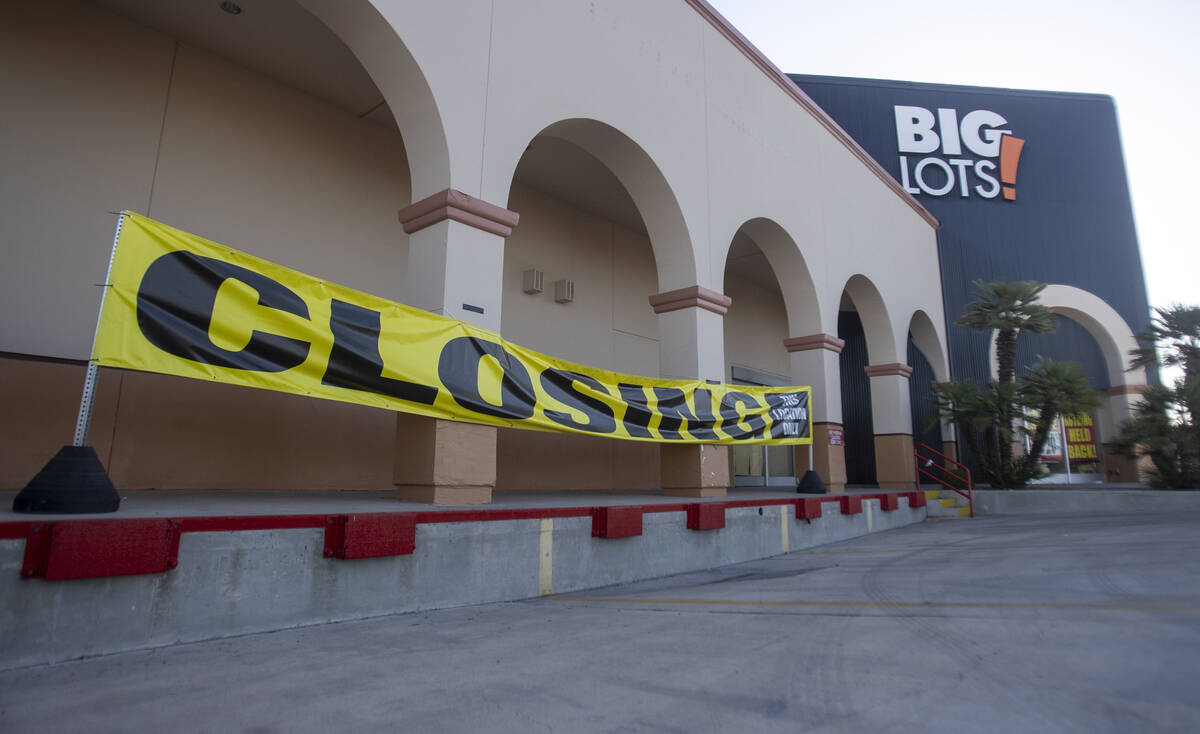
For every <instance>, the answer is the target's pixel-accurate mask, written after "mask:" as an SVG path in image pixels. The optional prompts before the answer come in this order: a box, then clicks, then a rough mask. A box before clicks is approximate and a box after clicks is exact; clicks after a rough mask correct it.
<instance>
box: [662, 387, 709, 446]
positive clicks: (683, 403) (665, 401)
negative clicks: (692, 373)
mask: <svg viewBox="0 0 1200 734" xmlns="http://www.w3.org/2000/svg"><path fill="white" fill-rule="evenodd" d="M654 395H655V397H656V398H658V414H659V415H661V416H662V420H660V421H659V424H658V432H659V433H661V434H662V437H663V438H668V439H673V440H675V441H680V440H683V436H681V435H680V434H679V428H680V426H682V425H683V422H684V421H687V426H686V427H685V428H684V430H686V431H687V432H688V433H690V434H692V436H693V437H694V438H697V439H699V440H701V441H709V440H715V439H716V438H717V434H716V432H715V431H713V428H712V427H713V424H714V423H715V422H716V418H715V417H714V416H713V414H712V392H710V391H709V390H705V389H704V388H699V389H697V390H696V391H695V393H694V395H695V398H694V402H695V405H696V412H695V414H693V413H692V412H691V411H689V410H688V404H687V396H686V395H685V394H684V392H683V390H679V389H677V388H674V387H656V388H654Z"/></svg>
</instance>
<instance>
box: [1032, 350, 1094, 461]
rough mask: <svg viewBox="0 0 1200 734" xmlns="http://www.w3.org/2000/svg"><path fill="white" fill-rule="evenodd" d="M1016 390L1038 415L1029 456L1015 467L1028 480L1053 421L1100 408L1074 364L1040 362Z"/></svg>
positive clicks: (1078, 367) (1092, 392)
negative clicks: (1060, 417) (1059, 417)
mask: <svg viewBox="0 0 1200 734" xmlns="http://www.w3.org/2000/svg"><path fill="white" fill-rule="evenodd" d="M1019 391H1020V401H1021V403H1022V404H1023V405H1024V406H1026V407H1028V408H1032V409H1034V410H1036V411H1037V416H1038V422H1037V428H1035V429H1034V431H1033V435H1032V436H1030V442H1029V443H1030V447H1029V453H1027V454H1026V455H1025V460H1024V462H1022V464H1021V465H1020V467H1019V468H1018V473H1019V474H1020V475H1021V476H1024V477H1026V478H1029V477H1033V476H1034V475H1035V472H1036V471H1037V468H1036V467H1037V463H1038V459H1040V458H1042V449H1043V448H1045V446H1046V438H1047V437H1048V436H1049V435H1050V430H1051V428H1053V426H1054V420H1055V418H1057V417H1058V416H1060V415H1062V416H1070V415H1078V414H1080V413H1090V412H1092V411H1093V410H1095V409H1096V408H1098V407H1100V399H1099V398H1098V397H1097V396H1096V391H1095V390H1093V389H1092V386H1091V385H1090V384H1088V379H1087V376H1086V375H1084V374H1083V368H1081V367H1080V366H1079V365H1078V364H1076V363H1074V362H1055V361H1054V360H1050V359H1039V360H1038V363H1037V364H1035V365H1034V366H1033V367H1031V368H1030V369H1029V373H1028V374H1025V375H1022V376H1021V379H1020V387H1019Z"/></svg>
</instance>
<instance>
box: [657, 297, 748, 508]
mask: <svg viewBox="0 0 1200 734" xmlns="http://www.w3.org/2000/svg"><path fill="white" fill-rule="evenodd" d="M732 302H733V301H732V299H730V298H729V297H728V296H726V295H723V294H721V293H717V292H716V291H713V290H710V289H708V288H704V287H703V286H699V285H694V286H690V287H688V288H680V289H678V290H674V291H668V292H666V293H659V294H657V295H653V296H650V306H651V307H652V308H653V309H654V313H656V314H658V338H659V370H660V374H661V376H662V377H667V378H677V379H690V380H694V379H697V378H699V379H702V380H714V381H717V382H720V381H722V378H723V377H724V372H725V352H724V333H723V323H722V322H723V319H724V316H725V313H726V312H727V311H728V310H729V305H730V304H731V303H732ZM659 453H660V458H661V461H662V468H661V480H662V488H663V494H667V495H673V496H677V497H724V496H725V495H726V493H727V491H728V489H729V486H730V485H731V484H732V483H733V482H732V476H733V475H732V473H731V472H730V455H729V448H728V447H727V446H720V445H715V444H688V445H683V444H661V446H660V449H659Z"/></svg>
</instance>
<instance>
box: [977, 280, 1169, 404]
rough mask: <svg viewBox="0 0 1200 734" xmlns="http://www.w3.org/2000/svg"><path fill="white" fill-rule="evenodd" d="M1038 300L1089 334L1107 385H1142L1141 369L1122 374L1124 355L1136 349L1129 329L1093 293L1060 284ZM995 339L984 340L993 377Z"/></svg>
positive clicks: (995, 372) (996, 368)
mask: <svg viewBox="0 0 1200 734" xmlns="http://www.w3.org/2000/svg"><path fill="white" fill-rule="evenodd" d="M1038 300H1039V302H1040V303H1041V304H1042V305H1043V306H1045V307H1046V308H1048V309H1049V310H1050V312H1051V313H1054V314H1057V315H1059V316H1064V317H1066V318H1069V319H1071V320H1072V321H1074V322H1075V323H1077V324H1079V325H1080V326H1082V327H1083V328H1084V329H1086V330H1087V332H1088V333H1089V334H1091V336H1092V338H1093V339H1095V340H1096V344H1097V345H1098V346H1099V347H1100V351H1101V352H1103V353H1104V362H1105V365H1106V367H1107V368H1108V379H1109V382H1110V384H1112V385H1113V386H1117V385H1145V384H1146V371H1145V370H1135V371H1133V372H1126V371H1125V368H1126V366H1127V365H1128V362H1127V359H1128V355H1129V353H1130V352H1131V351H1132V350H1134V349H1137V347H1138V343H1137V338H1136V337H1135V336H1134V335H1133V330H1132V329H1130V328H1129V324H1127V323H1125V319H1123V318H1121V314H1119V313H1117V310H1116V309H1115V308H1113V307H1112V306H1110V305H1109V304H1108V303H1107V302H1106V301H1104V300H1103V299H1101V298H1100V297H1099V296H1097V295H1096V294H1094V293H1090V292H1088V291H1085V290H1083V289H1082V288H1076V287H1075V286H1070V285H1062V284H1051V285H1047V286H1046V289H1045V290H1043V291H1042V295H1041V297H1040V298H1039V299H1038ZM996 336H997V332H996V330H995V329H993V330H992V335H991V338H990V339H989V340H988V364H989V366H990V368H991V374H992V377H993V378H995V377H996V375H998V374H999V372H1000V365H999V364H998V363H997V362H996Z"/></svg>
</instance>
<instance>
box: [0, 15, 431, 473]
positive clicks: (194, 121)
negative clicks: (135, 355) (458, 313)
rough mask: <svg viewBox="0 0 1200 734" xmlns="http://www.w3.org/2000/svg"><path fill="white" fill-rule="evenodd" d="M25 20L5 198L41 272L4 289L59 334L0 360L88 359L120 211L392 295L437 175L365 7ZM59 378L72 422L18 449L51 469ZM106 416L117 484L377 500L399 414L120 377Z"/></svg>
mask: <svg viewBox="0 0 1200 734" xmlns="http://www.w3.org/2000/svg"><path fill="white" fill-rule="evenodd" d="M306 8H308V9H306ZM27 10H28V11H29V12H23V13H21V14H20V18H19V20H16V21H14V22H13V24H11V25H10V26H9V28H8V30H10V31H12V32H14V33H15V34H16V35H15V37H16V38H19V39H20V45H21V51H20V53H21V54H22V56H23V58H24V59H25V60H26V62H27V63H26V64H24V65H23V68H22V70H21V71H20V84H19V87H20V89H21V90H23V91H20V92H19V93H18V92H15V91H14V93H13V94H6V98H8V99H9V100H10V101H11V102H13V104H14V109H18V108H19V109H21V110H23V114H22V115H21V118H20V121H19V123H18V124H17V127H16V128H13V130H14V133H13V135H14V139H15V140H16V139H19V140H20V144H19V145H18V146H14V148H13V149H14V150H17V149H20V150H22V151H23V153H22V155H25V156H28V158H29V160H30V161H34V160H36V162H37V165H36V167H29V168H28V171H29V174H30V175H27V176H22V179H23V187H24V188H23V190H22V192H21V193H20V196H22V197H26V198H27V199H28V201H27V202H13V201H11V200H10V203H11V204H13V205H14V206H18V207H19V208H20V209H21V210H22V211H25V212H27V213H29V214H30V215H31V216H29V217H22V218H21V219H22V220H23V221H22V222H20V223H15V222H14V225H13V226H19V227H20V231H18V232H14V234H16V235H17V236H14V237H11V238H10V237H8V236H7V235H6V240H7V241H10V242H14V243H29V245H28V246H29V247H30V248H37V249H36V250H30V251H27V252H18V253H13V254H14V255H15V256H17V257H20V258H22V260H24V261H28V262H30V263H31V264H32V263H37V262H54V263H56V265H55V268H54V269H53V270H46V271H45V277H44V278H43V279H42V280H40V281H39V279H38V276H37V275H36V273H37V272H38V269H37V268H33V267H31V268H28V269H25V271H26V272H27V273H31V274H34V275H33V277H26V278H24V280H25V281H26V282H25V283H24V284H22V283H14V284H13V285H14V287H13V288H9V287H8V283H9V281H7V280H6V281H5V283H6V287H5V288H4V289H0V290H3V291H4V293H5V294H6V297H7V296H9V295H14V296H16V297H18V298H21V297H22V296H28V298H27V302H26V305H25V307H26V308H29V307H31V306H32V307H34V308H35V309H36V304H37V303H38V301H39V300H44V299H46V298H47V297H53V298H55V299H56V301H57V306H56V308H54V309H46V310H45V313H47V314H49V313H55V314H56V319H57V323H56V324H55V325H54V328H47V327H48V325H47V324H37V323H31V324H30V327H31V329H30V331H29V333H19V332H10V334H9V336H10V337H11V338H10V339H8V340H7V341H6V343H5V344H4V345H3V350H4V351H12V352H17V353H23V354H31V355H37V356H49V357H60V358H72V359H80V358H83V357H86V356H87V353H88V350H89V348H90V345H91V331H92V329H93V327H94V325H95V321H96V316H95V314H96V307H97V301H98V296H97V289H94V288H91V287H90V284H92V283H96V282H98V281H97V280H96V278H97V277H99V276H98V274H103V272H104V263H105V262H106V261H107V248H105V247H104V244H105V243H107V242H111V238H112V226H113V220H112V218H111V217H110V216H108V215H106V214H104V212H106V211H109V210H114V209H123V208H125V209H131V210H134V211H138V212H141V213H144V214H147V215H149V216H150V217H152V218H155V219H158V220H161V221H164V222H167V223H169V224H171V225H173V226H177V227H180V228H182V229H185V230H188V231H191V232H194V233H196V234H199V235H201V236H204V237H207V238H209V239H212V240H214V241H217V242H221V243H222V244H227V245H228V246H230V247H232V248H236V249H240V250H244V251H247V252H250V253H252V254H254V255H256V256H259V257H262V258H265V259H267V260H271V261H274V262H277V263H280V264H282V265H285V266H288V267H291V268H295V269H297V270H300V271H303V272H308V273H312V274H314V275H318V276H320V277H322V278H326V279H329V280H332V281H335V282H339V283H343V284H345V285H349V286H351V287H354V288H357V289H360V290H364V291H368V292H371V293H376V294H378V295H381V296H384V297H387V298H391V299H398V300H402V299H403V297H404V293H403V289H402V287H401V284H403V283H404V280H405V271H406V261H407V239H406V237H405V236H404V234H403V231H402V230H401V228H400V226H399V224H398V223H397V221H396V210H397V209H398V208H400V207H402V206H404V205H405V204H407V203H409V202H410V201H411V198H412V197H411V191H412V182H413V181H416V180H420V181H423V182H432V181H433V180H434V179H436V178H437V177H438V176H441V178H442V179H445V177H446V171H447V170H448V165H447V159H448V156H446V154H445V151H446V145H445V141H444V137H443V136H442V134H441V129H440V122H437V120H438V119H439V118H438V114H437V109H436V106H435V105H434V103H433V97H432V94H431V93H430V91H429V89H428V86H427V85H426V84H425V82H424V79H423V77H422V75H421V74H420V70H419V69H418V68H417V65H416V63H415V61H414V60H413V58H412V56H411V55H410V54H408V52H407V50H406V49H405V48H404V44H403V43H402V42H401V41H400V39H399V38H398V37H397V36H396V33H395V31H394V30H393V29H392V27H391V26H390V25H388V24H387V22H386V21H384V20H383V18H381V17H380V16H379V15H378V14H377V13H376V12H375V11H374V9H373V6H371V4H370V3H367V2H361V1H360V2H347V3H319V2H313V3H306V4H304V5H301V4H299V3H297V2H294V1H292V0H276V1H275V2H263V3H254V4H250V3H246V4H245V7H244V8H243V12H242V13H241V14H238V15H233V14H230V13H226V12H223V11H222V9H221V8H220V7H219V6H218V4H217V3H215V2H213V3H145V2H134V1H133V0H110V1H108V2H103V3H69V4H68V3H61V2H47V3H39V4H37V5H36V6H31V7H30V8H28V9H27ZM310 10H311V11H312V12H310ZM314 13H316V15H314ZM10 20H12V19H10ZM6 43H7V40H6ZM348 44H349V45H348ZM360 57H361V58H363V59H369V60H370V62H371V64H372V69H373V71H377V72H379V73H381V74H382V75H383V77H382V79H383V81H385V82H386V83H385V84H380V85H377V84H376V83H375V80H374V79H373V78H372V74H370V73H368V72H367V70H366V69H364V68H363V65H362V63H360ZM400 77H405V78H407V82H404V83H401V82H399V81H398V80H399V79H400ZM13 78H16V76H15V72H14V76H13ZM384 90H386V94H385V91H384ZM389 103H391V104H390V106H389ZM414 120H419V121H422V124H420V125H418V124H416V123H414V122H412V121H414ZM14 122H16V121H15V120H14ZM402 132H403V134H402ZM410 136H411V139H410ZM406 143H412V146H411V147H409V146H406ZM410 152H416V156H415V159H414V160H413V161H412V163H411V166H410V161H409V153H410ZM67 171H69V172H70V176H71V179H72V180H71V185H70V186H64V185H63V181H64V178H63V176H64V172H67ZM422 185H424V186H430V185H433V184H432V183H423V184H422ZM443 186H444V184H443ZM22 246H23V245H22ZM77 283H80V284H82V283H87V284H89V286H88V287H86V288H80V287H76V286H75V284H77ZM25 291H28V293H25ZM51 294H53V295H51ZM94 296H96V297H95V298H94ZM6 338H7V337H6ZM46 374H49V373H46ZM50 379H51V378H48V377H47V378H45V379H41V378H39V380H40V381H42V382H45V381H46V380H50ZM58 379H59V378H57V377H54V378H53V380H51V381H53V382H54V385H53V386H50V385H45V387H46V388H47V389H52V390H57V389H61V390H62V392H63V394H64V395H68V396H70V398H69V399H64V401H63V403H64V405H65V406H66V408H67V409H66V410H65V411H64V413H63V414H61V415H56V416H54V417H53V418H47V417H41V418H38V419H36V420H33V421H31V426H42V425H45V426H46V428H47V432H46V435H45V437H41V436H40V435H39V434H37V431H36V430H35V431H31V434H34V435H31V438H30V440H31V441H41V442H42V443H44V444H45V445H46V446H47V450H48V451H49V452H50V453H53V451H54V450H55V449H56V448H57V447H58V446H59V445H61V443H62V441H61V435H60V431H59V432H57V433H56V432H51V431H50V429H51V427H52V426H59V427H61V426H62V425H70V423H71V421H73V419H74V406H77V404H78V395H79V392H78V391H79V384H80V381H81V378H75V377H74V376H73V375H70V374H66V373H65V371H64V376H63V379H62V380H61V387H59V385H58ZM3 381H4V382H10V380H9V379H8V378H5V380H3ZM12 382H13V383H14V384H25V383H27V382H28V380H27V379H25V378H22V379H20V380H12ZM99 400H100V404H99V405H100V407H99V409H98V410H97V413H96V419H95V421H94V423H93V430H92V436H93V441H94V443H95V445H96V448H97V452H98V453H99V455H100V456H101V459H102V461H104V462H105V463H106V465H107V466H108V469H109V473H110V475H111V476H112V478H113V480H114V481H115V482H116V483H117V485H118V486H119V487H121V488H140V487H156V488H225V487H228V488H239V489H260V488H262V489H265V488H296V489H368V488H369V489H390V488H391V487H392V467H391V456H392V452H393V445H394V435H395V431H394V418H393V417H392V416H391V415H390V414H387V413H384V412H381V411H375V410H371V409H369V408H360V407H356V406H350V405H344V404H339V403H333V402H327V401H312V400H304V399H302V398H297V397H294V396H287V395H283V394H280V393H273V392H267V391H255V390H244V389H241V388H236V387H230V386H222V385H213V384H207V383H201V382H196V381H187V380H180V379H176V378H170V377H164V376H161V375H150V374H143V373H135V372H125V373H116V372H107V373H102V379H101V385H100V391H99ZM105 406H107V407H105ZM35 408H36V406H32V407H31V409H35ZM38 412H39V413H40V412H44V411H40V410H39V411H38ZM60 430H61V429H60ZM45 458H46V457H41V459H40V461H42V462H44V460H45ZM38 460H39V459H38V455H37V451H36V450H31V451H30V462H29V463H31V464H32V466H16V465H10V464H9V462H7V461H3V462H0V464H5V465H10V466H13V471H14V473H16V474H20V475H24V479H26V480H27V479H28V476H30V475H32V473H33V471H36V467H37V462H38ZM22 481H23V480H22Z"/></svg>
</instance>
